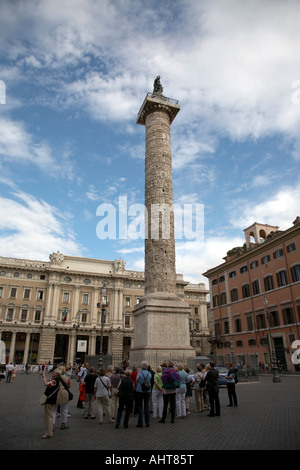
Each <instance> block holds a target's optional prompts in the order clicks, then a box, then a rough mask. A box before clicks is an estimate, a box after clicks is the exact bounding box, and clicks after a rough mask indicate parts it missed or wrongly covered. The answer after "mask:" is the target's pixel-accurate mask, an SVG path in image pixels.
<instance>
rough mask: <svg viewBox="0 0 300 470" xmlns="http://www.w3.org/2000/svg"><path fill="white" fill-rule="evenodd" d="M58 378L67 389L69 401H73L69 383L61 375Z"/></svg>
mask: <svg viewBox="0 0 300 470" xmlns="http://www.w3.org/2000/svg"><path fill="white" fill-rule="evenodd" d="M58 380H59V381H60V382H61V383H62V384H63V386H64V387H65V389H66V390H67V392H68V395H69V401H72V400H73V393H72V392H70V390H69V387H67V385H66V383H65V381H64V380H63V379H61V378H60V377H59V379H58Z"/></svg>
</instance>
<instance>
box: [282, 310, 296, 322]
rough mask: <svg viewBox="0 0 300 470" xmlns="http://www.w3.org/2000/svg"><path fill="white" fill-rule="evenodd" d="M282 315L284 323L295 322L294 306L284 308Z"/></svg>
mask: <svg viewBox="0 0 300 470" xmlns="http://www.w3.org/2000/svg"><path fill="white" fill-rule="evenodd" d="M282 315H283V323H284V324H285V325H287V324H289V323H294V322H295V320H294V313H293V309H292V307H287V308H283V309H282Z"/></svg>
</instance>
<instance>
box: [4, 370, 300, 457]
mask: <svg viewBox="0 0 300 470" xmlns="http://www.w3.org/2000/svg"><path fill="white" fill-rule="evenodd" d="M281 379H282V382H281V383H278V384H274V383H273V382H272V376H259V379H258V380H259V382H256V383H250V382H249V383H245V384H243V383H239V384H238V385H237V387H236V389H237V395H238V403H239V406H238V407H237V408H228V407H227V404H228V399H227V390H226V388H221V389H220V401H221V416H220V417H215V418H208V417H207V413H206V412H204V413H196V412H195V402H194V397H193V399H192V409H191V411H192V412H191V414H190V415H188V416H187V418H186V419H176V420H175V423H174V424H171V422H170V417H169V416H168V418H167V422H166V423H165V424H161V423H159V422H158V420H154V419H153V418H151V424H150V427H149V428H143V429H140V428H136V424H137V419H136V418H133V417H131V418H130V420H129V428H128V429H124V428H123V427H122V425H121V426H120V428H119V429H116V428H115V425H114V424H103V425H102V426H101V425H99V423H98V420H97V419H96V420H85V419H84V418H83V412H82V410H80V409H78V408H77V407H76V405H77V398H78V396H79V391H78V384H77V382H76V381H75V380H71V383H72V388H71V390H72V392H73V394H74V400H73V401H72V402H71V403H70V405H69V411H70V413H71V417H70V418H69V419H68V426H69V429H67V430H60V429H59V427H60V423H59V422H57V423H56V425H55V431H54V435H53V437H52V438H51V439H41V436H42V434H43V433H44V425H43V407H42V406H41V405H40V404H39V403H38V399H39V397H40V396H41V395H42V393H43V391H44V388H45V387H44V386H43V383H42V380H41V378H40V377H39V376H38V374H30V375H22V374H21V373H18V374H17V376H16V380H15V382H14V383H9V384H6V383H1V384H0V403H1V419H0V430H1V449H2V450H42V449H44V450H46V449H48V450H81V449H83V450H100V449H101V450H103V449H104V450H107V451H115V453H118V455H125V453H124V452H125V451H133V450H135V451H143V450H151V451H181V452H183V453H184V452H187V451H200V450H226V449H227V450H228V449H232V450H247V449H248V450H273V449H274V450H293V449H294V450H298V449H299V445H300V421H299V416H300V376H293V377H290V376H281ZM194 453H195V452H194ZM108 454H109V455H110V454H111V453H108Z"/></svg>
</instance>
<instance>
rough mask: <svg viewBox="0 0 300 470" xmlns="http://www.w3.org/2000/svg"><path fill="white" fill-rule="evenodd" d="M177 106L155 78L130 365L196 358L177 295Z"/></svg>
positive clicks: (143, 112)
mask: <svg viewBox="0 0 300 470" xmlns="http://www.w3.org/2000/svg"><path fill="white" fill-rule="evenodd" d="M179 110H180V106H179V104H178V102H177V101H175V100H171V99H169V98H166V97H165V96H163V94H162V87H161V85H160V80H159V77H157V78H156V80H155V82H154V90H153V93H152V94H151V93H148V94H147V96H146V98H145V100H144V102H143V104H142V107H141V109H140V111H139V114H138V118H137V124H141V125H144V126H145V137H146V145H145V208H146V212H145V226H146V233H145V294H144V297H142V299H141V300H140V303H139V304H138V305H136V306H135V307H134V310H133V316H134V346H133V348H132V349H131V354H130V361H131V363H133V362H137V363H140V361H142V360H147V361H148V362H150V364H151V365H154V366H155V365H159V364H160V363H161V362H162V361H163V360H170V359H172V360H178V361H184V362H185V361H186V359H187V358H188V357H191V356H194V355H195V352H194V349H193V348H192V347H191V346H190V336H189V315H190V307H189V304H188V303H186V302H184V301H182V300H180V299H179V298H178V297H177V295H176V264H175V238H174V213H173V187H172V154H171V139H170V126H171V123H172V122H173V120H174V119H175V117H176V115H177V113H178V112H179Z"/></svg>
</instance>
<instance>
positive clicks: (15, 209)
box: [0, 192, 83, 260]
mask: <svg viewBox="0 0 300 470" xmlns="http://www.w3.org/2000/svg"><path fill="white" fill-rule="evenodd" d="M13 196H14V198H15V199H12V198H11V199H9V198H4V197H0V214H1V217H0V230H1V231H2V235H1V255H2V256H14V257H18V258H26V259H40V260H46V259H48V257H49V254H50V253H52V252H53V251H57V250H59V251H61V252H62V253H68V254H70V255H74V256H81V255H82V251H83V248H82V247H81V246H80V245H79V244H78V243H77V242H76V238H75V235H74V233H73V232H72V230H71V229H70V228H69V227H68V217H67V215H66V214H62V213H60V212H59V211H58V210H57V209H56V208H55V207H53V206H51V205H49V204H48V203H46V202H45V201H43V200H38V199H36V198H34V197H33V196H31V195H30V194H26V193H22V192H19V193H14V195H13Z"/></svg>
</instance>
